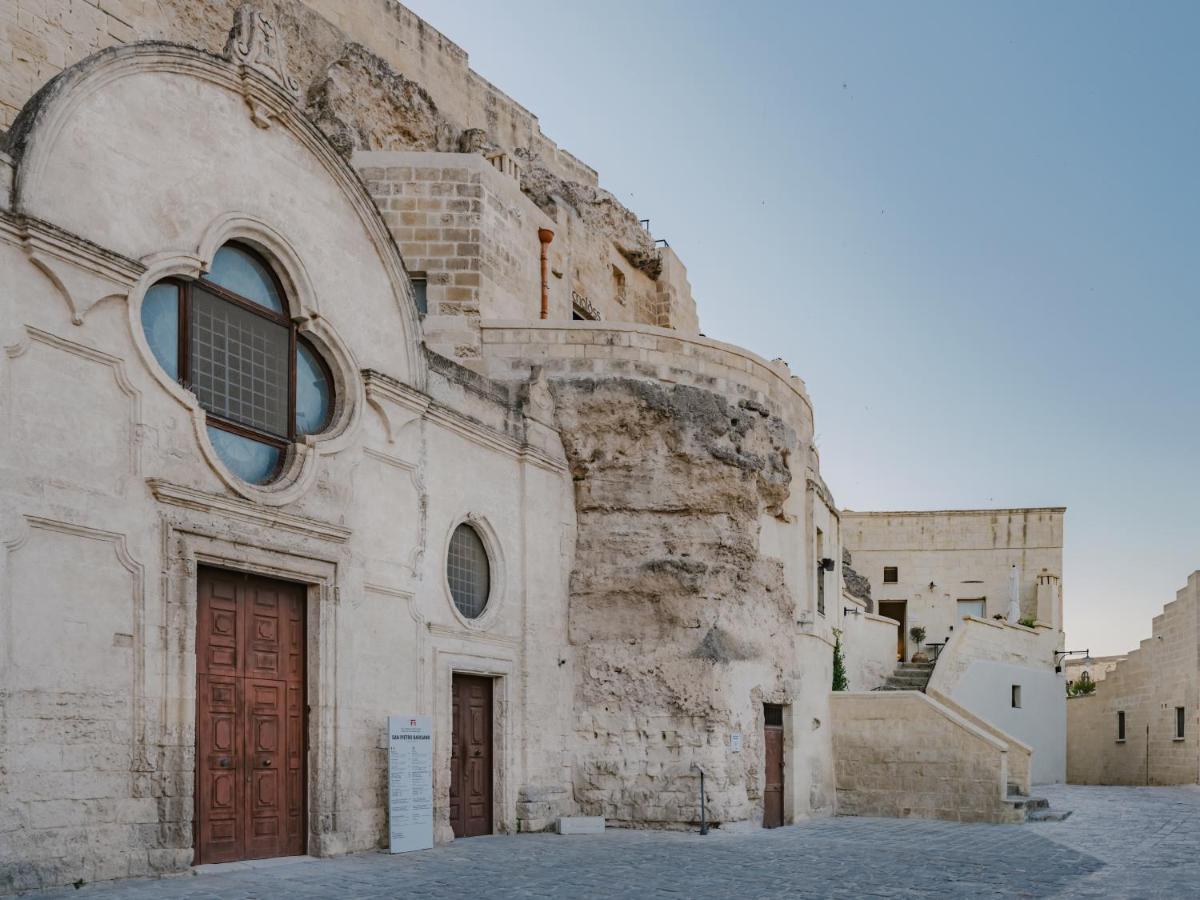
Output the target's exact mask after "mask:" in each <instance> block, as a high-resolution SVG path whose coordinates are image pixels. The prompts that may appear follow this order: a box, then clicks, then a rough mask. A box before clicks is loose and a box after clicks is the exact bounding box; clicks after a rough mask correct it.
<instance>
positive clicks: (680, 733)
mask: <svg viewBox="0 0 1200 900" xmlns="http://www.w3.org/2000/svg"><path fill="white" fill-rule="evenodd" d="M549 386H550V391H551V393H552V394H553V396H554V401H555V409H556V422H557V424H558V427H559V428H560V430H561V433H562V436H563V443H564V447H565V448H566V453H567V459H568V461H569V465H570V468H571V473H572V477H573V478H574V480H575V498H576V509H577V516H578V537H577V543H576V553H575V566H574V569H573V572H572V575H571V598H570V639H571V643H572V645H573V646H575V647H576V648H577V651H578V653H579V668H578V673H579V674H578V678H577V682H576V694H575V709H576V711H577V718H576V746H577V751H576V769H575V791H576V799H577V800H578V802H579V803H580V806H581V809H582V810H583V811H584V812H585V813H587V814H591V815H603V816H606V817H607V818H608V819H609V820H610V821H614V822H618V823H627V824H633V823H657V824H662V825H683V824H687V823H692V822H694V821H695V820H696V818H697V815H698V806H697V803H698V795H699V782H698V775H699V771H698V767H702V768H704V770H705V772H706V774H707V777H708V781H707V788H708V796H709V815H710V816H711V818H712V819H713V820H715V821H718V822H731V821H742V820H746V819H755V818H757V817H759V816H761V779H762V775H763V773H762V769H761V766H762V755H763V749H762V739H761V735H762V728H763V712H762V704H763V703H764V702H769V703H783V704H786V705H790V706H791V707H792V709H791V710H790V713H791V714H792V715H794V716H795V718H796V720H797V721H807V720H808V718H809V717H810V709H811V707H810V705H809V701H810V697H811V694H812V691H813V689H814V688H817V689H819V690H821V692H822V693H823V692H824V691H826V690H827V687H828V686H827V684H820V682H819V681H818V683H817V684H815V685H810V683H809V679H808V678H807V677H806V676H805V675H802V674H801V671H800V670H799V667H798V665H797V663H796V660H795V656H796V647H795V621H796V611H797V607H798V598H796V597H795V596H794V595H793V594H792V592H791V591H789V590H788V589H787V586H786V579H785V568H786V565H787V562H785V560H783V559H779V558H776V557H770V556H765V555H763V554H762V553H761V552H760V542H759V531H760V519H761V518H763V517H776V516H783V515H785V512H784V506H785V504H786V503H787V501H788V499H789V494H790V492H791V491H792V490H793V484H792V482H793V474H792V470H791V466H790V465H789V459H791V458H796V457H797V451H798V445H799V442H800V437H799V436H798V435H797V434H796V432H795V431H794V429H793V428H792V427H791V425H790V424H789V423H787V422H785V421H783V420H781V419H779V418H777V417H775V416H771V415H769V414H768V413H767V412H766V411H765V410H764V409H761V408H753V407H748V406H746V405H745V404H744V403H743V404H741V405H739V404H738V402H737V401H736V400H735V399H731V398H727V397H724V396H722V395H720V394H717V393H715V392H712V391H708V390H704V389H701V388H697V387H693V386H689V385H680V384H675V385H670V384H662V383H657V382H653V381H649V380H642V379H635V378H622V377H616V376H603V377H601V376H592V377H586V376H577V377H571V378H567V377H551V378H550V379H549ZM796 549H797V553H798V554H799V552H801V551H800V548H799V547H797V548H796ZM788 562H790V561H788ZM821 668H822V669H824V672H825V673H826V676H825V677H828V675H827V673H828V669H827V667H825V666H822V667H821ZM818 712H819V711H818ZM735 733H736V734H740V735H742V736H743V741H744V743H743V744H742V748H741V750H740V752H733V751H732V750H731V748H730V737H731V735H733V734H735ZM821 737H822V735H821V734H815V735H808V734H806V735H805V737H804V738H803V739H800V738H798V739H797V741H798V742H800V741H805V742H807V741H808V740H817V741H819V740H820V739H821ZM797 750H798V748H793V755H799V754H798V753H797ZM807 752H811V750H809V751H807ZM789 768H790V769H791V771H792V772H793V777H794V776H795V773H796V772H797V771H798V770H797V767H796V763H795V762H793V765H792V766H790V767H789ZM801 771H802V770H801ZM827 791H828V787H827V786H826V785H823V784H821V783H820V782H817V783H812V784H809V783H801V784H799V785H796V786H795V793H796V794H798V795H800V796H803V797H806V798H812V799H811V800H810V803H809V804H805V807H806V808H802V809H797V810H791V811H790V812H791V813H792V815H793V816H794V815H797V814H800V815H803V814H805V813H807V812H808V811H809V809H808V808H807V807H809V806H810V804H811V805H812V806H818V807H819V806H820V804H821V800H820V798H821V796H822V794H824V793H826V792H827Z"/></svg>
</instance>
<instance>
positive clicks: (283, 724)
mask: <svg viewBox="0 0 1200 900" xmlns="http://www.w3.org/2000/svg"><path fill="white" fill-rule="evenodd" d="M197 612H198V617H197V618H198V622H197V630H196V670H197V680H198V684H197V698H198V702H197V717H198V719H197V729H196V731H197V754H196V862H197V863H198V864H199V863H213V862H232V861H234V860H239V859H260V858H263V857H269V856H292V855H297V854H301V853H303V852H304V850H305V838H306V831H307V830H306V828H305V827H304V803H305V793H306V779H305V765H304V763H305V752H304V751H305V748H304V738H305V734H304V733H305V729H304V714H305V704H304V651H305V639H304V592H303V588H301V587H300V586H299V585H294V584H289V583H287V582H280V581H273V580H271V579H267V578H258V577H255V576H251V575H242V574H238V573H234V572H224V571H221V570H218V569H201V570H200V575H199V578H198V597H197Z"/></svg>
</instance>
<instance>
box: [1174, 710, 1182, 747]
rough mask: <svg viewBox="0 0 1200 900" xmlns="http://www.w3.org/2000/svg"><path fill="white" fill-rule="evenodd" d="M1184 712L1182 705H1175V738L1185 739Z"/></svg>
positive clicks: (1178, 739)
mask: <svg viewBox="0 0 1200 900" xmlns="http://www.w3.org/2000/svg"><path fill="white" fill-rule="evenodd" d="M1183 717H1184V712H1183V707H1182V706H1177V707H1175V740H1177V741H1182V740H1183V736H1184V735H1183V722H1184V719H1183Z"/></svg>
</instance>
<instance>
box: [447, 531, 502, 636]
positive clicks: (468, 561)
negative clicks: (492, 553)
mask: <svg viewBox="0 0 1200 900" xmlns="http://www.w3.org/2000/svg"><path fill="white" fill-rule="evenodd" d="M446 578H447V580H448V581H449V582H450V594H451V596H453V597H454V605H455V606H457V607H458V611H459V612H460V613H462V614H463V615H464V616H466V617H467V618H468V619H475V618H478V617H479V616H480V615H482V614H483V608H484V607H485V606H487V601H488V594H489V592H490V590H491V572H490V567H489V565H488V557H487V550H486V549H485V548H484V546H483V541H482V540H480V538H479V535H478V534H476V532H475V529H474V528H472V527H471V526H470V525H459V526H458V528H456V529H454V535H453V536H452V537H451V538H450V552H449V554H448V556H447V558H446Z"/></svg>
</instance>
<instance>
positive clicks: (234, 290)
mask: <svg viewBox="0 0 1200 900" xmlns="http://www.w3.org/2000/svg"><path fill="white" fill-rule="evenodd" d="M142 329H143V331H144V333H145V335H146V341H147V343H148V344H149V345H150V350H151V351H152V352H153V353H154V357H155V359H157V360H158V363H159V365H161V366H162V367H163V369H164V370H165V371H166V372H167V374H168V375H170V376H171V378H173V379H175V380H176V381H177V382H179V384H181V385H183V387H185V388H187V389H188V390H189V391H191V392H192V393H193V394H195V395H196V399H197V400H198V401H199V403H200V406H201V407H202V408H203V409H204V411H205V413H206V423H205V424H206V426H207V429H208V437H209V440H210V441H211V442H212V445H213V448H214V449H215V450H216V451H217V454H218V455H219V456H220V457H221V460H222V461H223V462H224V463H225V465H226V466H228V467H229V469H230V471H232V472H233V474H235V475H236V476H237V477H238V478H241V479H242V480H243V481H246V482H248V483H250V484H268V483H270V482H271V481H273V480H274V479H276V478H277V477H278V476H279V474H280V472H281V471H283V468H284V463H285V461H286V459H287V455H288V450H289V449H290V448H291V446H292V445H293V444H294V443H295V442H296V441H297V440H299V439H300V438H302V437H303V436H305V435H310V434H319V433H320V432H321V431H323V430H325V429H326V428H327V427H329V423H330V419H331V417H332V412H333V405H334V403H333V402H334V395H333V377H332V375H331V373H330V369H329V366H328V365H326V363H325V361H324V360H323V359H322V358H321V356H320V354H319V353H318V352H317V350H316V348H315V347H314V346H313V345H312V344H310V343H309V342H308V341H306V340H305V339H304V338H303V337H302V336H300V335H299V334H298V333H297V329H296V325H295V323H294V322H293V321H292V319H291V317H290V316H289V314H288V303H287V298H286V295H285V293H284V290H283V287H282V285H281V284H280V281H279V279H278V278H277V277H276V275H275V273H274V271H273V270H272V269H271V267H270V265H269V264H268V263H267V261H266V260H265V259H264V258H263V257H262V256H261V255H260V254H258V253H257V252H256V251H255V250H253V249H251V248H250V247H248V246H246V245H244V244H240V243H236V242H234V243H228V244H225V245H224V246H223V247H221V248H220V249H219V250H218V251H217V252H216V255H215V256H214V258H213V262H212V266H211V267H210V269H209V271H208V272H206V273H205V274H204V275H203V277H201V278H198V279H195V280H185V279H181V278H167V279H164V280H162V281H159V282H157V283H156V284H154V285H153V286H152V287H151V288H150V289H149V290H148V291H147V292H146V296H145V299H144V300H143V301H142Z"/></svg>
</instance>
